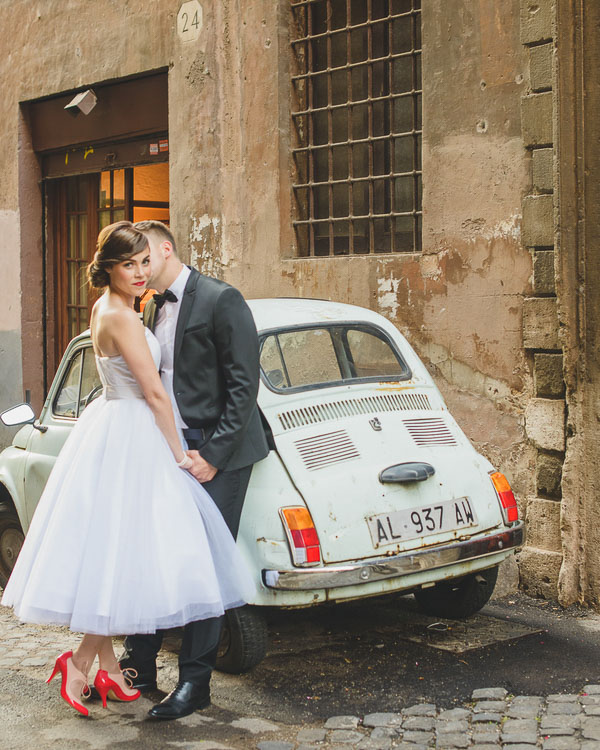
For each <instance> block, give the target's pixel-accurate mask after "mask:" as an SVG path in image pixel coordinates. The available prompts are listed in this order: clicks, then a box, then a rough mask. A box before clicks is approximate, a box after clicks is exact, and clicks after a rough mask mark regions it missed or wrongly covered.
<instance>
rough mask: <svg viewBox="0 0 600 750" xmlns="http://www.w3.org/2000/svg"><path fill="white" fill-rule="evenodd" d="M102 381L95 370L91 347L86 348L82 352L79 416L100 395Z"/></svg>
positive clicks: (94, 359)
mask: <svg viewBox="0 0 600 750" xmlns="http://www.w3.org/2000/svg"><path fill="white" fill-rule="evenodd" d="M102 388H103V386H102V381H101V380H100V376H99V375H98V370H97V369H96V357H95V356H94V350H93V349H92V347H91V346H90V347H88V348H87V349H85V350H84V352H83V369H82V371H81V391H80V396H79V414H78V416H81V412H82V411H83V410H84V409H85V407H86V406H89V404H91V403H92V401H93V400H94V399H95V398H98V396H100V394H101V393H102Z"/></svg>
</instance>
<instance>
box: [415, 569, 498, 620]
mask: <svg viewBox="0 0 600 750" xmlns="http://www.w3.org/2000/svg"><path fill="white" fill-rule="evenodd" d="M497 578H498V566H496V567H495V568H488V569H487V570H480V571H478V572H477V573H472V574H471V575H468V576H465V577H464V578H458V579H456V580H454V581H442V582H440V583H438V584H436V585H435V586H434V587H433V588H428V589H419V590H418V591H415V599H416V600H417V603H418V605H419V607H420V609H421V610H422V611H423V612H424V613H425V614H427V615H433V616H434V617H449V618H450V619H452V620H463V619H465V618H467V617H471V615H474V614H475V613H476V612H479V610H480V609H481V608H482V607H484V606H485V605H486V604H487V602H488V601H489V598H490V596H491V595H492V593H493V591H494V586H495V585H496V579H497Z"/></svg>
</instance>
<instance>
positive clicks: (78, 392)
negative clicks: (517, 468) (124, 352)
mask: <svg viewBox="0 0 600 750" xmlns="http://www.w3.org/2000/svg"><path fill="white" fill-rule="evenodd" d="M101 392H102V383H101V382H100V377H99V376H98V371H97V370H96V360H95V357H94V351H93V349H92V347H91V346H90V347H87V348H82V349H78V350H77V351H76V352H75V354H74V355H73V357H72V359H71V361H70V363H69V367H68V369H67V371H66V373H65V375H64V377H63V380H62V383H61V386H60V389H59V391H58V393H57V395H56V398H55V399H54V405H53V409H52V413H53V414H54V416H55V417H71V418H77V417H79V416H80V415H81V413H82V412H83V410H84V409H85V407H86V406H87V405H88V404H89V403H91V401H93V399H94V398H96V397H97V396H99V395H100V393H101Z"/></svg>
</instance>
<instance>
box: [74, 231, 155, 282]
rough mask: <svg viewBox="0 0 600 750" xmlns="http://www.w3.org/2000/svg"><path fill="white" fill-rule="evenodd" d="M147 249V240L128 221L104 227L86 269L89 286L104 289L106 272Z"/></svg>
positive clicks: (107, 277)
mask: <svg viewBox="0 0 600 750" xmlns="http://www.w3.org/2000/svg"><path fill="white" fill-rule="evenodd" d="M147 247H148V238H147V237H146V236H145V235H143V234H142V233H141V232H140V231H139V230H137V229H136V228H135V227H134V226H133V224H132V223H131V222H130V221H117V222H115V223H114V224H109V225H108V226H107V227H104V229H102V231H101V232H100V234H99V235H98V242H97V244H96V252H95V253H94V258H93V260H92V262H91V263H90V264H89V266H88V267H87V277H88V281H89V283H90V286H92V287H94V288H95V289H104V288H105V287H107V286H108V285H109V284H110V275H109V273H108V271H109V270H110V269H111V268H112V267H113V266H114V265H115V264H116V263H121V262H122V261H124V260H129V258H132V257H133V256H134V255H137V254H138V253H142V252H143V251H144V250H145V249H146V248H147Z"/></svg>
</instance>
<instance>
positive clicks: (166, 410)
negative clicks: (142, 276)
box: [106, 310, 187, 468]
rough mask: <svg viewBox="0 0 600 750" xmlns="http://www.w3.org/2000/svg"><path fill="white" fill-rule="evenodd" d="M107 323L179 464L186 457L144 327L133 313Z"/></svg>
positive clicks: (121, 313) (126, 312) (113, 316)
mask: <svg viewBox="0 0 600 750" xmlns="http://www.w3.org/2000/svg"><path fill="white" fill-rule="evenodd" d="M106 322H107V323H108V325H107V332H109V333H110V335H111V338H112V340H113V342H114V344H115V347H116V348H117V349H118V351H119V353H120V354H121V355H122V356H123V358H124V359H125V362H126V363H127V366H128V367H129V369H130V370H131V373H132V374H133V376H134V378H135V379H136V380H137V382H138V384H139V386H140V388H141V389H142V392H143V394H144V398H145V399H146V402H147V403H148V406H149V407H150V409H151V410H152V413H153V414H154V418H155V419H156V424H157V425H158V427H159V429H160V431H161V432H162V434H163V435H164V436H165V438H166V440H167V443H168V444H169V447H170V448H171V451H172V452H173V456H174V457H175V461H177V462H181V461H182V459H184V458H185V457H186V453H185V452H184V450H183V448H182V446H181V441H180V439H179V434H178V432H177V428H176V427H175V418H174V416H173V408H172V406H171V400H170V398H169V396H168V394H167V392H166V391H165V389H164V386H163V384H162V382H161V379H160V375H159V374H158V372H157V370H156V365H155V364H154V360H153V359H152V354H151V353H150V348H149V347H148V342H147V341H146V337H145V335H144V327H143V326H142V325H141V323H140V320H139V318H138V316H137V315H136V313H135V312H134V311H133V310H131V311H130V310H119V311H118V312H114V313H112V314H111V315H110V319H109V320H107V321H106ZM185 468H187V467H185Z"/></svg>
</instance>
